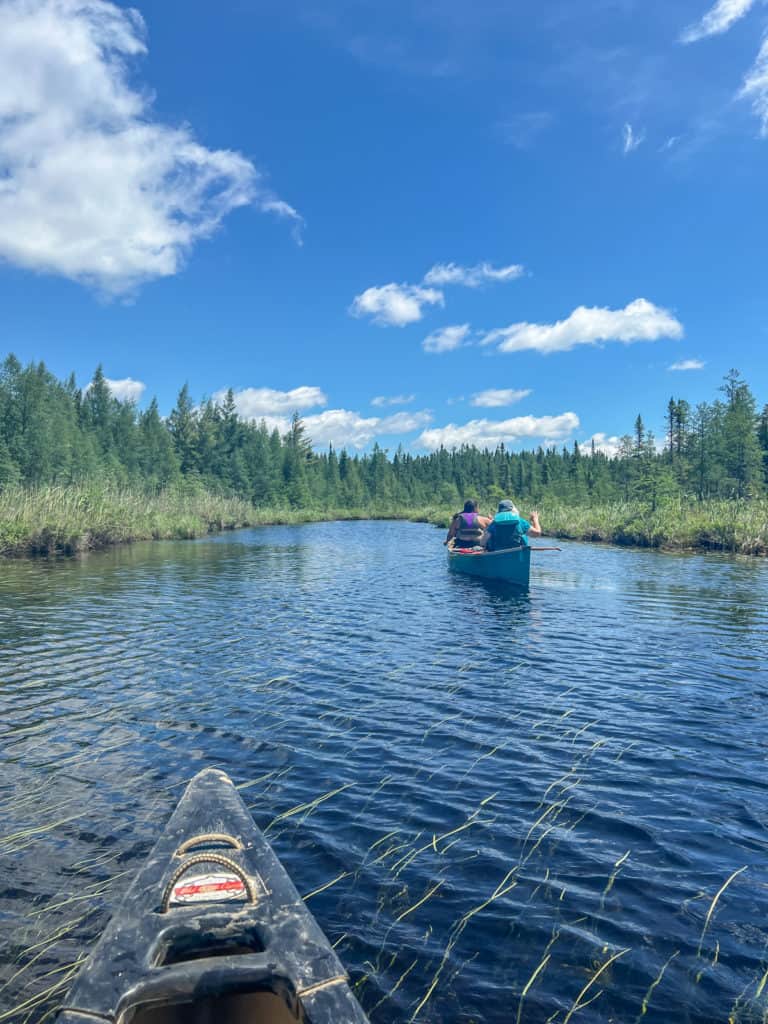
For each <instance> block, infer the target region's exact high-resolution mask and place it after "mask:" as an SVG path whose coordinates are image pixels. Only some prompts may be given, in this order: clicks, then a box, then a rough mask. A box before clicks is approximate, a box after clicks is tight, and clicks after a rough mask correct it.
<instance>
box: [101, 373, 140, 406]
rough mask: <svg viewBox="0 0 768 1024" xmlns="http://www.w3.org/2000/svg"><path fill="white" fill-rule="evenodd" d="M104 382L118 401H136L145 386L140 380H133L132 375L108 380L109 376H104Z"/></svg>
mask: <svg viewBox="0 0 768 1024" xmlns="http://www.w3.org/2000/svg"><path fill="white" fill-rule="evenodd" d="M104 383H105V384H106V385H107V387H108V388H109V390H110V392H111V393H112V395H113V396H114V397H115V398H116V399H117V400H118V401H119V402H138V400H139V399H140V398H141V396H142V395H143V394H144V392H145V390H146V387H147V385H146V384H144V383H142V381H140V380H134V379H133V378H132V377H125V378H123V380H110V379H109V377H105V378H104Z"/></svg>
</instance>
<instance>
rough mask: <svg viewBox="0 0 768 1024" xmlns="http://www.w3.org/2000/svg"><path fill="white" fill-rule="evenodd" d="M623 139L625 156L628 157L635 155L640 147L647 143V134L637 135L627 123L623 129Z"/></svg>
mask: <svg viewBox="0 0 768 1024" xmlns="http://www.w3.org/2000/svg"><path fill="white" fill-rule="evenodd" d="M622 139H623V147H622V148H623V151H624V156H627V155H628V154H629V153H634V151H635V150H636V149H637V148H638V146H642V144H643V143H644V142H645V134H644V133H643V132H640V133H639V134H636V133H635V130H634V128H633V127H632V125H631V124H629V123H628V122H627V123H626V124H625V125H624V127H623V129H622Z"/></svg>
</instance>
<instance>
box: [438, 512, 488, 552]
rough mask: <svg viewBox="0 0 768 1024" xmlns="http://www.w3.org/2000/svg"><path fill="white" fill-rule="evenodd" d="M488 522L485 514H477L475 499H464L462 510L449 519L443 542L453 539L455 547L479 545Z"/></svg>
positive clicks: (446, 542)
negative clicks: (446, 534)
mask: <svg viewBox="0 0 768 1024" xmlns="http://www.w3.org/2000/svg"><path fill="white" fill-rule="evenodd" d="M490 522H491V520H490V519H489V518H488V517H487V516H481V515H479V514H478V511H477V502H476V501H465V502H464V511H463V512H457V513H456V515H455V516H454V517H453V519H452V520H451V525H450V528H449V529H448V536H447V537H446V538H445V540H444V541H443V544H448V543H450V542H451V541H453V542H454V544H453V546H454V547H456V548H473V547H480V546H482V541H483V536H484V534H485V531H486V528H487V527H488V524H489V523H490Z"/></svg>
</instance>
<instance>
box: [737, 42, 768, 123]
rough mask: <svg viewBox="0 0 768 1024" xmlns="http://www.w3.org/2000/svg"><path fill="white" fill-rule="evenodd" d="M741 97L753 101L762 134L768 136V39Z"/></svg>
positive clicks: (761, 48)
mask: <svg viewBox="0 0 768 1024" xmlns="http://www.w3.org/2000/svg"><path fill="white" fill-rule="evenodd" d="M739 96H740V97H741V98H742V99H751V100H752V109H753V110H754V112H755V114H756V115H757V117H759V118H760V134H761V135H763V136H768V39H765V40H764V41H763V45H762V46H761V47H760V52H759V53H758V55H757V58H756V60H755V63H754V64H753V65H752V68H751V70H750V71H749V73H748V74H747V76H746V78H745V79H744V85H743V86H742V89H741V92H740V93H739Z"/></svg>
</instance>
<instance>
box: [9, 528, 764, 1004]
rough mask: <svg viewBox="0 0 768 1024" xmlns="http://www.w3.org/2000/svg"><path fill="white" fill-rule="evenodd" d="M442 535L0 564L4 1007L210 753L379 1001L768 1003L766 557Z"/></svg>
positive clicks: (54, 953)
mask: <svg viewBox="0 0 768 1024" xmlns="http://www.w3.org/2000/svg"><path fill="white" fill-rule="evenodd" d="M441 539H442V535H441V534H440V533H438V532H437V531H435V530H433V529H431V528H430V527H428V526H424V525H417V524H403V523H330V524H321V525H312V526H303V527H274V528H262V529H258V530H252V531H244V532H240V533H237V534H230V535H226V536H221V537H218V538H215V539H206V540H203V541H199V542H183V543H155V544H146V545H144V544H142V545H136V546H134V547H132V548H124V549H120V550H116V551H112V552H108V553H105V554H101V555H95V556H91V557H88V558H85V559H83V560H80V561H62V562H44V561H38V562H25V563H11V564H8V563H5V564H3V565H2V566H0V670H1V671H0V802H1V821H2V824H1V825H0V1021H5V1020H7V1019H12V1020H18V1021H19V1022H21V1021H27V1020H28V1021H41V1020H42V1019H43V1018H44V1017H45V1014H46V1013H47V1012H49V1011H50V1010H51V1009H52V1008H54V1007H55V1006H57V1005H58V1003H59V1002H60V1000H61V998H62V996H63V994H64V992H65V991H66V987H67V986H68V985H69V983H70V981H71V976H72V971H73V970H74V967H72V966H70V965H76V964H77V961H78V958H79V957H80V956H81V955H82V954H83V952H84V951H87V950H88V948H89V947H90V945H91V943H92V940H93V939H94V938H95V937H96V936H97V935H98V933H99V931H100V929H101V928H102V927H103V926H104V924H105V922H106V921H107V920H108V918H109V915H110V913H111V912H112V911H113V910H114V908H115V907H116V905H117V904H118V902H119V899H120V896H121V894H122V893H123V892H124V891H125V888H126V886H127V885H128V884H129V881H130V878H131V876H132V873H133V872H134V871H135V869H136V868H137V867H138V865H139V864H140V863H141V861H142V859H143V857H144V856H145V855H146V853H147V852H148V850H149V848H150V846H151V845H152V843H153V842H154V840H155V838H156V836H157V833H158V831H159V829H160V828H161V827H162V826H163V824H164V822H165V821H166V819H167V817H168V815H169V813H170V812H171V810H172V808H173V807H174V805H175V803H176V801H177V800H178V797H179V795H180V793H181V791H182V788H183V786H184V784H185V782H186V780H188V779H189V778H190V776H191V775H192V774H193V773H194V772H196V771H198V770H199V769H200V768H202V767H204V766H206V765H212V764H214V765H218V766H220V767H221V768H223V769H224V770H225V771H227V772H228V773H229V774H230V775H231V776H232V777H233V779H234V780H235V782H236V783H237V784H240V785H242V786H243V789H242V795H243V796H244V798H245V799H246V802H247V803H248V804H249V806H250V808H251V810H252V813H253V815H254V817H255V819H256V821H257V823H258V824H259V825H260V826H261V827H262V828H263V829H269V831H268V835H269V837H270V838H271V840H272V843H273V845H274V848H275V850H276V852H277V853H278V855H279V856H280V857H281V859H282V861H283V863H284V864H285V866H286V867H287V869H288V871H289V872H290V874H291V876H292V878H293V880H294V881H295V883H296V885H297V887H298V888H299V891H300V892H301V893H303V894H314V895H311V896H310V897H309V906H310V908H311V910H312V911H313V912H314V914H315V915H316V917H317V919H318V921H319V922H320V924H321V926H322V927H323V929H324V930H325V932H326V933H327V934H328V936H329V938H330V939H331V941H332V942H334V943H335V944H336V948H337V950H338V952H339V954H340V956H341V958H342V959H343V961H344V963H345V964H346V966H347V968H348V969H349V972H350V974H351V977H352V982H353V984H354V986H355V990H356V992H357V994H358V997H359V998H360V1000H361V1002H362V1004H363V1006H364V1007H365V1009H366V1010H367V1011H368V1013H369V1014H370V1017H371V1020H372V1021H373V1022H375V1024H384V1022H404V1021H410V1020H412V1019H415V1020H417V1021H424V1022H443V1021H444V1022H447V1024H449V1022H454V1021H455V1022H467V1024H468V1022H470V1021H475V1022H489V1024H496V1022H498V1024H502V1022H508V1021H511V1022H518V1021H519V1022H528V1024H538V1022H542V1024H543V1022H545V1021H551V1022H559V1024H565V1022H566V1021H571V1020H572V1019H573V1020H575V1021H576V1024H582V1022H592V1021H616V1022H619V1021H620V1022H622V1024H623V1022H632V1024H635V1022H636V1021H638V1020H639V1019H640V1018H642V1019H644V1021H647V1022H651V1021H658V1022H663V1024H678V1022H680V1024H683V1022H685V1024H699V1022H701V1024H709V1022H716V1021H717V1022H723V1024H725V1022H727V1021H729V1020H731V1019H732V1020H734V1021H749V1022H753V1021H754V1022H757V1021H760V1022H762V1021H764V1020H765V1019H766V1016H765V1015H766V1014H768V984H767V983H766V970H767V969H768V763H767V761H768V757H767V755H768V715H767V713H766V712H767V711H768V664H767V662H768V565H766V563H765V562H764V561H761V560H758V559H752V560H749V559H731V558H727V557H718V556H710V557H702V556H691V555H686V556H673V555H665V554H659V553H655V552H643V551H634V550H621V549H616V548H607V547H605V548H604V547H598V546H588V545H576V544H568V545H564V546H563V551H562V553H560V554H558V553H554V552H553V553H544V552H542V553H539V554H536V555H534V567H533V572H532V585H531V589H530V592H529V593H528V594H519V593H515V592H514V591H510V590H508V589H505V588H504V587H503V586H498V585H496V586H494V585H489V584H484V583H482V582H480V581H474V580H471V579H466V578H462V577H457V576H454V575H452V574H449V573H448V572H447V571H446V566H445V556H444V549H443V548H442V547H441V545H440V541H441ZM307 805H309V806H307ZM295 808H303V809H301V810H295ZM734 872H739V873H738V874H735V875H734ZM729 879H730V882H729ZM726 882H728V884H727V885H726V887H725V889H724V890H723V891H722V892H721V893H720V895H719V898H717V899H716V897H717V894H718V892H719V891H720V890H721V887H722V886H723V885H724V884H725V883H726ZM317 890H320V891H317ZM44 993H47V994H44Z"/></svg>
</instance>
